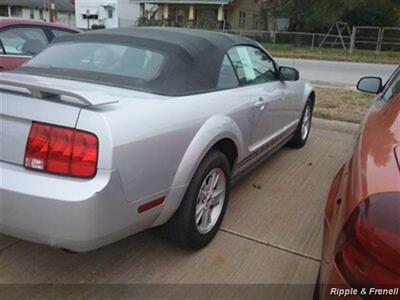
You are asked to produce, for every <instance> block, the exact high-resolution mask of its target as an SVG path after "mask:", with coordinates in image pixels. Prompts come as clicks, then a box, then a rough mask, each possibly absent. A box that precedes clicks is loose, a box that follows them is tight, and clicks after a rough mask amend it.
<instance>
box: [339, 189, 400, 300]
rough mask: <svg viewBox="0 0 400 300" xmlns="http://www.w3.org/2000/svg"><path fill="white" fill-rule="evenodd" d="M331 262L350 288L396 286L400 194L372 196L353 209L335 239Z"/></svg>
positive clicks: (398, 281) (399, 273) (399, 270)
mask: <svg viewBox="0 0 400 300" xmlns="http://www.w3.org/2000/svg"><path fill="white" fill-rule="evenodd" d="M335 260H336V263H337V266H338V268H339V270H340V272H341V273H342V275H343V277H344V278H345V279H346V281H347V282H348V283H349V284H350V285H352V286H357V287H366V288H371V287H374V288H377V287H386V288H390V287H393V288H396V287H399V286H400V193H385V194H379V195H375V196H372V197H370V198H368V199H367V200H365V201H363V202H362V203H361V204H360V205H359V206H358V207H357V208H356V210H355V211H354V212H353V213H352V215H351V216H350V218H349V219H348V221H347V222H346V224H345V226H344V229H343V231H342V233H341V236H340V237H339V240H338V245H337V254H336V258H335ZM379 297H380V296H379V295H374V297H371V298H372V299H381V298H379ZM385 299H388V298H387V296H386V298H385ZM396 299H398V298H396Z"/></svg>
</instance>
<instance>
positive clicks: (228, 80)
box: [217, 55, 239, 89]
mask: <svg viewBox="0 0 400 300" xmlns="http://www.w3.org/2000/svg"><path fill="white" fill-rule="evenodd" d="M237 86H239V82H238V80H237V77H236V74H235V70H234V69H233V66H232V64H231V61H230V60H229V58H228V56H227V55H225V57H224V61H223V62H222V65H221V70H220V72H219V79H218V85H217V89H229V88H234V87H237Z"/></svg>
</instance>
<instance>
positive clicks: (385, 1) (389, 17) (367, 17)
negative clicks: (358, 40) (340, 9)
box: [342, 0, 400, 27]
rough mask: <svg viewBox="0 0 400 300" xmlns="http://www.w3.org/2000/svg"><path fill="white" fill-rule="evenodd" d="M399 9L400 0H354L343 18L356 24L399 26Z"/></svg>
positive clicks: (351, 23)
mask: <svg viewBox="0 0 400 300" xmlns="http://www.w3.org/2000/svg"><path fill="white" fill-rule="evenodd" d="M399 10H400V0H381V1H373V0H362V1H354V2H353V5H352V7H351V8H349V9H348V10H346V11H344V13H343V14H342V19H343V21H346V22H348V23H349V24H350V25H355V26H379V27H391V26H399V25H400V24H399Z"/></svg>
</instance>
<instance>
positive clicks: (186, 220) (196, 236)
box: [163, 150, 231, 250]
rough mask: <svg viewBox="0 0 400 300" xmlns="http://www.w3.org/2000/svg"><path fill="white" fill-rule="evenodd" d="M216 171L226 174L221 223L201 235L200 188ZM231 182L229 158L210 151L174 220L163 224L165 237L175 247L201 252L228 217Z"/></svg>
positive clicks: (219, 219)
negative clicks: (199, 220) (226, 215)
mask: <svg viewBox="0 0 400 300" xmlns="http://www.w3.org/2000/svg"><path fill="white" fill-rule="evenodd" d="M216 168H218V169H221V170H222V171H223V173H224V175H225V179H226V186H225V200H224V202H223V206H222V210H221V212H220V215H219V218H218V221H217V222H216V224H215V225H214V227H212V229H211V231H209V232H208V233H205V234H202V233H200V231H199V230H198V228H197V226H196V221H195V213H196V201H197V197H198V194H199V191H200V188H201V186H202V184H203V182H204V181H205V180H206V177H207V176H208V175H209V173H210V172H211V171H212V170H214V169H216ZM230 179H231V166H230V164H229V161H228V159H227V158H226V156H225V155H224V154H223V153H222V152H220V151H218V150H211V151H210V152H209V153H208V154H207V155H206V157H205V158H204V159H203V161H202V162H201V163H200V166H199V167H198V169H197V171H196V173H195V175H194V176H193V179H192V181H191V182H190V184H189V187H188V189H187V191H186V194H185V196H184V198H183V200H182V203H181V205H180V207H179V208H178V210H177V211H176V213H175V214H174V215H173V216H172V218H171V219H170V220H169V221H168V222H167V223H166V224H165V225H164V228H163V229H164V230H163V231H164V234H165V236H166V237H167V238H168V239H169V240H170V241H172V242H173V243H175V244H176V245H178V246H180V247H182V248H186V249H191V250H198V249H201V248H203V247H205V246H206V245H207V244H209V243H210V242H211V241H212V240H213V238H214V237H215V235H216V234H217V232H218V229H219V227H220V225H221V222H222V220H223V218H224V215H225V211H226V207H227V204H228V200H229V192H230Z"/></svg>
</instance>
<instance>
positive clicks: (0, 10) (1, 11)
mask: <svg viewBox="0 0 400 300" xmlns="http://www.w3.org/2000/svg"><path fill="white" fill-rule="evenodd" d="M0 16H2V17H8V6H7V5H0Z"/></svg>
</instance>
